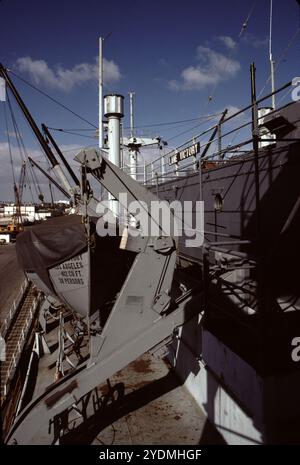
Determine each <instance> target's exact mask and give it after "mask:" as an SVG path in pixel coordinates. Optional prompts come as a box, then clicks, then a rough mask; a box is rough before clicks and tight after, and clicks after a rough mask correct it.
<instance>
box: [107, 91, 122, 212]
mask: <svg viewBox="0 0 300 465" xmlns="http://www.w3.org/2000/svg"><path fill="white" fill-rule="evenodd" d="M104 116H106V118H108V149H109V150H108V158H109V160H110V161H111V162H112V163H113V164H114V165H116V166H117V167H118V168H120V166H121V150H120V123H121V118H123V116H124V97H123V95H118V94H109V95H105V96H104ZM108 198H109V199H110V202H111V204H110V209H111V210H112V211H113V213H114V214H115V216H118V214H119V208H118V203H117V202H116V200H114V198H113V196H111V195H110V194H109V196H108Z"/></svg>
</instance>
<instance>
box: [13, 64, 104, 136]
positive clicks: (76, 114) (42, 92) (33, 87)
mask: <svg viewBox="0 0 300 465" xmlns="http://www.w3.org/2000/svg"><path fill="white" fill-rule="evenodd" d="M7 71H8V72H10V73H11V74H13V75H14V76H16V77H17V78H18V79H20V80H21V81H23V82H24V83H25V84H27V85H28V86H29V87H31V88H32V89H34V90H36V91H37V92H39V93H40V94H42V95H44V97H47V98H48V99H49V100H51V101H52V102H54V103H56V104H57V105H59V106H61V107H62V108H64V109H65V110H67V111H68V112H70V113H72V114H73V115H74V116H76V117H77V118H79V119H81V120H82V121H84V122H85V123H88V124H89V125H90V126H93V127H94V128H95V129H98V126H95V124H93V123H91V122H90V121H88V120H87V119H85V118H83V116H80V115H79V114H78V113H76V112H75V111H73V110H71V108H68V107H67V106H66V105H64V104H63V103H61V102H59V101H58V100H56V99H55V98H53V97H51V96H50V95H48V94H47V93H46V92H44V91H42V90H41V89H39V88H38V87H36V86H34V85H33V84H31V83H30V82H28V81H26V79H24V78H22V77H21V76H19V75H18V74H16V73H15V72H14V71H12V70H11V69H7Z"/></svg>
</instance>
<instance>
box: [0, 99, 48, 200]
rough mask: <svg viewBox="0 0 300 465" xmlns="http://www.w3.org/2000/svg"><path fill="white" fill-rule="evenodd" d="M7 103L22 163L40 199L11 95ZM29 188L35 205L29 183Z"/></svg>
mask: <svg viewBox="0 0 300 465" xmlns="http://www.w3.org/2000/svg"><path fill="white" fill-rule="evenodd" d="M7 101H8V105H9V109H10V114H11V120H12V123H13V127H14V131H15V135H16V139H17V144H18V147H19V153H20V158H21V162H22V161H26V164H27V166H28V167H29V172H30V174H31V177H32V183H33V186H34V188H35V192H36V195H37V197H38V198H40V197H39V196H40V194H41V189H40V186H39V183H38V180H37V178H36V175H35V173H34V171H33V169H32V167H31V164H30V162H29V159H28V153H27V150H26V148H25V144H24V141H23V138H22V136H21V132H20V130H19V127H18V124H17V121H16V118H15V115H14V111H13V108H12V105H11V102H10V98H9V95H7ZM24 155H25V157H24ZM25 159H26V160H25ZM28 186H29V189H30V191H31V196H32V200H33V203H34V197H33V193H32V190H31V183H29V184H28Z"/></svg>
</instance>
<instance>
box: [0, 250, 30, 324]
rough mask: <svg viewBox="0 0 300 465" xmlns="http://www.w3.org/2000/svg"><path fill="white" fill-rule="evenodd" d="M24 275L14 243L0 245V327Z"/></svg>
mask: <svg viewBox="0 0 300 465" xmlns="http://www.w3.org/2000/svg"><path fill="white" fill-rule="evenodd" d="M24 279H25V275H24V273H23V271H22V269H21V267H20V265H19V263H18V259H17V255H16V248H15V244H7V245H1V246H0V327H1V325H2V323H3V321H4V320H5V318H6V316H7V315H8V312H9V310H10V308H11V306H12V304H13V302H14V300H15V298H16V297H17V295H18V292H19V290H20V287H21V285H22V283H23V282H24Z"/></svg>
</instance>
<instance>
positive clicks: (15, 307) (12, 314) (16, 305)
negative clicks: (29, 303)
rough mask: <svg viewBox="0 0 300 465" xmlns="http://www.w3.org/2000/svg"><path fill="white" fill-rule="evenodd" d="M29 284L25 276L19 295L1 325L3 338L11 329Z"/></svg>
mask: <svg viewBox="0 0 300 465" xmlns="http://www.w3.org/2000/svg"><path fill="white" fill-rule="evenodd" d="M28 285H29V281H28V280H27V278H25V280H24V281H23V284H22V285H21V287H20V290H19V292H18V295H17V297H16V298H15V300H14V302H13V304H12V306H11V307H10V309H9V312H8V315H7V317H6V318H5V320H4V321H3V324H2V326H1V336H2V337H3V338H5V336H6V334H7V332H8V330H9V327H10V324H11V322H12V320H13V319H14V317H15V314H16V311H17V310H18V308H19V305H20V303H21V301H22V299H23V297H24V294H25V292H26V289H27V288H28Z"/></svg>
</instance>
